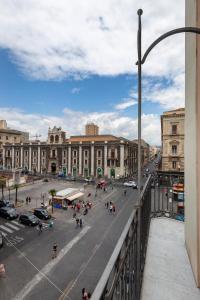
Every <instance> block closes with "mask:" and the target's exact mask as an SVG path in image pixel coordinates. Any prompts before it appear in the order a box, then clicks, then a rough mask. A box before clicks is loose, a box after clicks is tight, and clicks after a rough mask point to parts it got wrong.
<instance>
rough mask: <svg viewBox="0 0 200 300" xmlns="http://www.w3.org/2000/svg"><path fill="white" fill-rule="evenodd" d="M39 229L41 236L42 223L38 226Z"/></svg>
mask: <svg viewBox="0 0 200 300" xmlns="http://www.w3.org/2000/svg"><path fill="white" fill-rule="evenodd" d="M38 229H39V234H40V233H42V222H41V221H40V223H39V224H38Z"/></svg>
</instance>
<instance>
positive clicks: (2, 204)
mask: <svg viewBox="0 0 200 300" xmlns="http://www.w3.org/2000/svg"><path fill="white" fill-rule="evenodd" d="M0 207H14V205H13V204H12V203H10V201H9V200H0Z"/></svg>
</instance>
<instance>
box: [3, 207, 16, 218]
mask: <svg viewBox="0 0 200 300" xmlns="http://www.w3.org/2000/svg"><path fill="white" fill-rule="evenodd" d="M0 217H3V218H5V219H10V220H13V219H17V218H18V217H19V214H18V213H17V210H16V209H15V208H13V207H9V206H4V207H1V208H0Z"/></svg>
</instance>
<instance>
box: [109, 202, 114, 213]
mask: <svg viewBox="0 0 200 300" xmlns="http://www.w3.org/2000/svg"><path fill="white" fill-rule="evenodd" d="M109 211H110V214H112V211H113V205H112V204H110V207H109Z"/></svg>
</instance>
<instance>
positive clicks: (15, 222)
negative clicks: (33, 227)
mask: <svg viewBox="0 0 200 300" xmlns="http://www.w3.org/2000/svg"><path fill="white" fill-rule="evenodd" d="M11 222H12V223H13V224H15V225H17V226H19V227H22V228H25V226H24V225H22V224H20V223H19V222H17V221H14V220H13V221H11Z"/></svg>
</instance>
